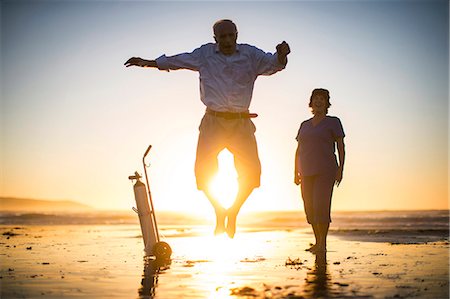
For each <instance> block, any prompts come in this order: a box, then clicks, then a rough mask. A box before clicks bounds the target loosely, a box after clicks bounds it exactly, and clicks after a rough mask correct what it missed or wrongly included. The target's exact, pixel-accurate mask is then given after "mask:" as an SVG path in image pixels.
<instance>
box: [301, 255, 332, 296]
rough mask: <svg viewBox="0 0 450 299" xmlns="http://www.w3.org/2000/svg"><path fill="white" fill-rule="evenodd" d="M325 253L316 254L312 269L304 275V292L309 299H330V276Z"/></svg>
mask: <svg viewBox="0 0 450 299" xmlns="http://www.w3.org/2000/svg"><path fill="white" fill-rule="evenodd" d="M327 265H328V264H327V253H326V252H321V253H317V254H316V260H315V263H314V267H313V268H312V269H311V270H310V271H308V272H307V274H306V283H305V286H304V292H305V293H306V294H308V295H309V296H311V298H330V297H331V296H330V292H329V290H330V286H331V275H330V273H329V272H328V268H327Z"/></svg>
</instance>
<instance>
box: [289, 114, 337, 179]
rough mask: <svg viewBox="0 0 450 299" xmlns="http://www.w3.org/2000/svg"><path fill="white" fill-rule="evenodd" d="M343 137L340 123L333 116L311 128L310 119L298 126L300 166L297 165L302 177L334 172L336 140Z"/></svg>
mask: <svg viewBox="0 0 450 299" xmlns="http://www.w3.org/2000/svg"><path fill="white" fill-rule="evenodd" d="M344 136H345V134H344V129H343V128H342V124H341V121H340V120H339V118H337V117H335V116H326V117H325V118H324V119H323V120H322V121H321V122H320V123H318V124H317V125H316V126H313V123H312V118H310V119H308V120H305V121H304V122H302V124H301V125H300V129H299V130H298V134H297V138H296V139H297V141H298V142H299V146H300V150H299V159H297V161H298V163H299V164H300V165H297V167H298V169H299V171H300V174H301V175H302V176H310V175H317V174H324V173H330V172H334V173H335V172H336V170H337V167H338V164H337V160H336V154H335V152H336V140H337V139H338V138H343V137H344Z"/></svg>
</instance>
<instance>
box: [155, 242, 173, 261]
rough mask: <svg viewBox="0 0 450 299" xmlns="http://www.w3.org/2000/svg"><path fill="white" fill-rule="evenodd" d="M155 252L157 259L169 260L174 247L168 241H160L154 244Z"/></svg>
mask: <svg viewBox="0 0 450 299" xmlns="http://www.w3.org/2000/svg"><path fill="white" fill-rule="evenodd" d="M153 254H154V255H155V256H156V258H157V259H161V260H168V259H170V256H171V255H172V248H170V246H169V244H167V243H166V242H158V243H156V244H155V246H153Z"/></svg>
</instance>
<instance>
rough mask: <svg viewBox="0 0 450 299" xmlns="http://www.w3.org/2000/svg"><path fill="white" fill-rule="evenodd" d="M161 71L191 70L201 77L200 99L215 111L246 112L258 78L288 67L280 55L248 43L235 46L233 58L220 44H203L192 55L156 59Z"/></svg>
mask: <svg viewBox="0 0 450 299" xmlns="http://www.w3.org/2000/svg"><path fill="white" fill-rule="evenodd" d="M156 63H157V65H158V68H159V69H160V70H166V71H169V70H178V69H188V70H192V71H197V72H199V74H200V97H201V100H202V102H203V103H204V104H205V105H206V107H208V108H210V109H212V110H215V111H224V112H245V111H248V109H249V106H250V102H251V99H252V93H253V87H254V85H255V80H256V78H257V77H258V76H259V75H272V74H274V73H276V72H278V71H281V70H282V69H284V68H285V65H284V64H280V63H279V61H278V56H277V54H276V53H275V54H271V53H265V52H264V51H262V50H260V49H258V48H256V47H254V46H251V45H247V44H238V45H236V52H235V53H234V54H233V55H229V56H227V55H224V54H222V53H221V52H220V51H219V48H218V45H217V44H213V43H209V44H206V45H202V46H201V47H200V48H197V49H195V50H194V51H192V52H191V53H182V54H178V55H174V56H170V57H167V56H165V55H162V56H160V57H158V58H157V59H156Z"/></svg>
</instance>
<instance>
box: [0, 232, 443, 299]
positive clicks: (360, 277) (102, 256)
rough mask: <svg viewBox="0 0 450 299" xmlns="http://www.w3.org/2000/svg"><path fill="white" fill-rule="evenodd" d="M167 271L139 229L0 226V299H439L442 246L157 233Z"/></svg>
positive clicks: (281, 235) (303, 235)
mask: <svg viewBox="0 0 450 299" xmlns="http://www.w3.org/2000/svg"><path fill="white" fill-rule="evenodd" d="M161 232H162V233H163V234H164V240H165V241H167V242H168V243H169V244H170V246H171V247H172V249H173V254H172V260H171V263H170V264H166V265H158V264H157V263H156V262H155V261H153V260H145V259H144V258H143V243H142V239H141V236H140V235H141V232H140V228H139V225H138V224H123V225H5V224H4V225H2V226H0V236H1V241H0V248H1V252H0V254H1V255H0V256H1V273H0V284H1V298H448V297H449V244H448V239H447V240H444V241H438V242H426V243H423V242H417V243H413V244H404V243H399V244H397V243H396V242H386V241H385V240H375V239H369V238H365V239H364V238H358V237H357V236H356V237H355V236H353V237H349V236H345V235H344V236H341V235H339V234H333V233H332V234H331V235H330V236H329V242H328V243H329V244H328V252H327V253H326V254H324V255H314V254H312V253H310V252H306V251H304V249H305V248H307V247H308V246H309V242H311V241H312V240H313V237H312V235H311V233H310V231H309V228H307V227H303V228H298V229H291V228H289V229H265V230H255V229H245V228H239V229H238V233H237V234H236V237H235V238H234V239H233V240H230V239H228V238H227V237H226V236H219V237H214V236H212V229H211V227H210V226H205V225H203V226H201V225H199V226H191V227H189V228H186V227H177V226H170V227H169V226H162V228H161Z"/></svg>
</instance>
